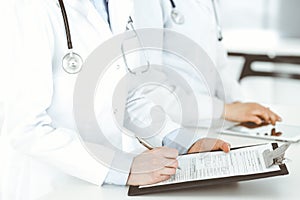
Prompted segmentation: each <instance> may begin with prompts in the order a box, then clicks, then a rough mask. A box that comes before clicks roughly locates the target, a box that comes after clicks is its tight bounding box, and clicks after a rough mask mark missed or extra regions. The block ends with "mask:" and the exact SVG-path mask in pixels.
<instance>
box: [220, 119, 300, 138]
mask: <svg viewBox="0 0 300 200" xmlns="http://www.w3.org/2000/svg"><path fill="white" fill-rule="evenodd" d="M222 133H224V134H230V135H236V136H243V137H253V138H260V139H268V140H275V141H283V142H299V141H300V127H298V126H291V125H285V124H282V123H277V124H276V125H275V126H273V125H271V124H261V125H257V124H254V123H251V122H247V123H241V124H238V125H234V126H231V127H229V128H227V129H226V130H224V131H222Z"/></svg>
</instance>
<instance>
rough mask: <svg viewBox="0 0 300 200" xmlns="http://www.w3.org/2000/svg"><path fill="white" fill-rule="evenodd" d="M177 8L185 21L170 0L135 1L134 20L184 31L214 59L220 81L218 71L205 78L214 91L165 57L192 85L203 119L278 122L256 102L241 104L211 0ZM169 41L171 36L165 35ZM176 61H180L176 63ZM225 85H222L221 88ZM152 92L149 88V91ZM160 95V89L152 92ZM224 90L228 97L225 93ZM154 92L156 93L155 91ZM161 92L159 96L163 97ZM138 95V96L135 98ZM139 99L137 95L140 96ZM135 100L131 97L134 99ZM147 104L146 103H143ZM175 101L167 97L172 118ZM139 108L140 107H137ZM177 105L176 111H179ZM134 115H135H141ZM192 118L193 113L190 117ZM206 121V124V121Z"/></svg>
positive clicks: (180, 0) (187, 0)
mask: <svg viewBox="0 0 300 200" xmlns="http://www.w3.org/2000/svg"><path fill="white" fill-rule="evenodd" d="M174 3H175V4H176V10H177V11H178V12H179V13H180V14H182V15H183V16H184V23H183V24H177V23H175V22H174V20H173V19H172V17H171V11H172V5H171V1H170V0H152V1H147V0H135V9H134V10H135V11H134V12H135V16H136V17H137V18H136V19H135V21H136V24H137V26H139V28H167V29H171V30H174V31H177V32H179V33H182V34H184V35H185V36H187V37H189V38H190V39H192V40H193V41H195V42H197V43H198V44H199V45H200V46H201V47H202V48H203V49H204V50H205V51H206V53H207V54H208V55H209V56H210V58H211V59H212V61H213V62H214V64H215V66H216V68H217V71H218V72H219V74H220V77H221V80H219V79H218V78H216V77H217V76H216V74H212V75H211V76H210V77H205V78H206V80H207V81H208V82H209V83H211V88H210V89H211V91H212V93H209V91H208V90H206V89H205V86H204V82H203V81H202V80H201V79H200V78H199V77H197V76H194V74H195V72H194V71H193V69H192V67H191V66H188V65H184V64H183V63H182V62H180V61H179V60H175V59H174V58H171V59H170V58H169V56H168V55H165V56H164V59H165V60H166V61H165V62H166V63H167V64H172V67H174V69H175V70H176V71H177V72H178V73H180V74H181V75H182V76H183V77H184V78H185V80H187V81H188V82H189V83H190V85H191V86H192V87H193V89H194V91H195V94H196V95H197V97H198V108H199V113H200V116H197V117H196V119H198V118H200V119H202V120H203V121H207V120H212V119H219V118H223V117H224V118H225V119H226V120H229V121H234V122H254V123H256V124H261V123H262V122H263V121H265V122H267V123H272V124H275V123H276V122H277V121H280V120H281V118H280V117H279V116H278V115H277V114H276V113H274V112H272V111H271V110H270V109H269V108H266V107H264V106H262V105H260V104H257V103H242V101H244V98H243V94H242V91H241V88H240V86H239V84H238V83H237V81H236V80H235V79H234V78H233V77H231V76H230V74H228V73H227V70H226V69H228V67H230V66H228V64H227V52H226V51H225V49H224V47H223V46H222V43H221V42H220V41H219V40H218V39H219V38H218V30H217V25H216V18H215V13H214V10H213V4H212V0H174ZM165 40H168V38H165ZM176 62H177V63H176ZM220 85H223V87H224V90H225V91H223V87H220ZM147 92H148V93H149V91H147ZM155 92H157V94H159V92H160V91H159V88H156V90H154V91H153V93H155ZM224 92H225V99H222V93H224ZM152 95H154V94H152ZM160 95H161V94H159V95H158V96H160ZM134 98H137V97H133V99H134ZM137 99H138V98H137ZM131 101H132V100H131ZM144 103H145V102H144ZM176 103H177V102H176V101H171V100H170V99H166V102H165V104H167V106H166V107H169V110H170V112H168V111H167V112H168V113H169V114H170V116H171V118H173V119H176V118H177V116H175V115H176V113H178V112H177V111H176V112H173V111H174V110H176V109H175V108H176ZM136 107H137V109H136ZM136 107H129V112H131V113H139V114H140V115H142V114H141V113H140V112H139V111H138V106H136ZM179 109H180V108H178V109H177V110H179ZM139 114H133V115H139ZM190 117H191V119H190V121H193V116H190ZM205 124H207V123H205Z"/></svg>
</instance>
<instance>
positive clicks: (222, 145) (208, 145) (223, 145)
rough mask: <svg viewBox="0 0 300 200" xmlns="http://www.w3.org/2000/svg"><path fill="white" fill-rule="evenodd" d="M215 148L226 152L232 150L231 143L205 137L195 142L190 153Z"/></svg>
mask: <svg viewBox="0 0 300 200" xmlns="http://www.w3.org/2000/svg"><path fill="white" fill-rule="evenodd" d="M214 150H223V151H224V152H225V153H228V152H229V151H230V144H229V143H227V142H224V141H223V140H219V139H213V138H203V139H200V140H198V141H197V142H195V143H194V144H193V145H192V147H191V148H190V149H189V150H188V153H199V152H206V151H214Z"/></svg>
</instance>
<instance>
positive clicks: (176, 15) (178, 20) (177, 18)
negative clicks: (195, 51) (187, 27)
mask: <svg viewBox="0 0 300 200" xmlns="http://www.w3.org/2000/svg"><path fill="white" fill-rule="evenodd" d="M211 1H212V5H213V11H214V16H215V20H216V24H217V37H218V40H219V41H222V40H223V34H222V27H221V23H220V20H219V15H218V11H217V6H216V1H215V0H211ZM170 3H171V6H172V10H171V18H172V21H173V22H174V23H175V24H178V25H182V24H184V22H185V19H184V15H183V14H182V13H181V12H180V11H178V10H177V8H176V4H175V2H174V0H170Z"/></svg>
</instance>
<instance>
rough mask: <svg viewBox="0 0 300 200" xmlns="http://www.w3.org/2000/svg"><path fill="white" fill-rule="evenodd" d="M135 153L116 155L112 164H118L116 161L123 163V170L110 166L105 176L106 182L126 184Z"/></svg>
mask: <svg viewBox="0 0 300 200" xmlns="http://www.w3.org/2000/svg"><path fill="white" fill-rule="evenodd" d="M134 157H135V155H132V156H121V155H119V156H116V157H115V158H114V160H113V162H112V165H111V166H117V165H116V163H123V164H122V168H123V169H122V171H121V170H118V169H113V168H110V170H109V171H108V173H107V176H106V178H105V181H104V183H105V184H113V185H126V184H127V180H128V176H129V173H130V169H131V165H132V162H133V159H134Z"/></svg>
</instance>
